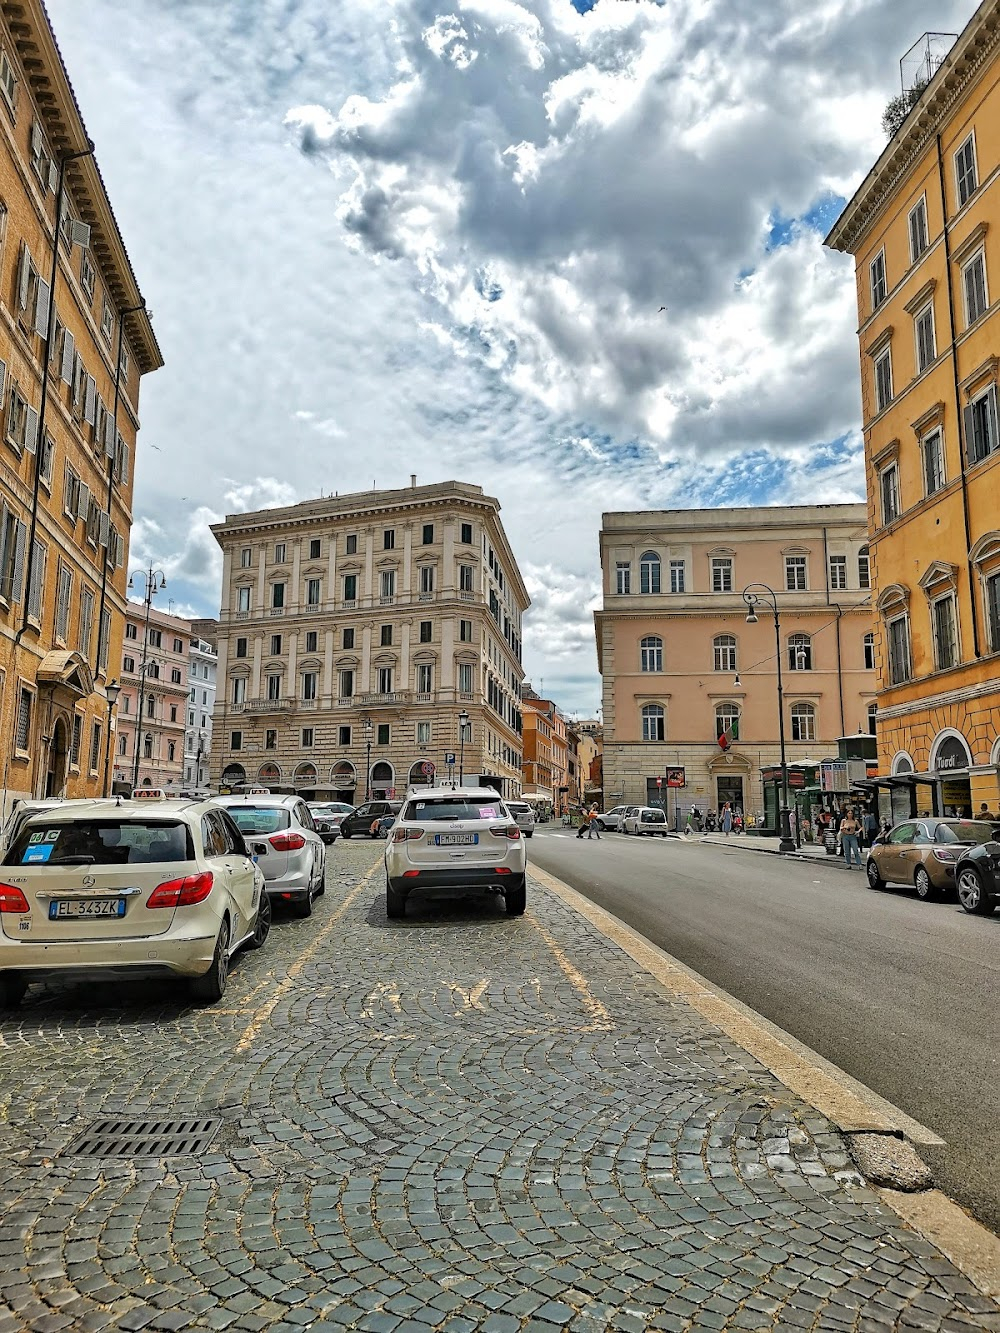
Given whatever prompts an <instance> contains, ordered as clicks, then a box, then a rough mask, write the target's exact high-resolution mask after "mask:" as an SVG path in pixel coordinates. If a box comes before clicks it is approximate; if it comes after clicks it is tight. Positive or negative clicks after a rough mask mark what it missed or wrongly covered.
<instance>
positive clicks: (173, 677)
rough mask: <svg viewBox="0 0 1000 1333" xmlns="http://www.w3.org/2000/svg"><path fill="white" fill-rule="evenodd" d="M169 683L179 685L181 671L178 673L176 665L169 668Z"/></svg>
mask: <svg viewBox="0 0 1000 1333" xmlns="http://www.w3.org/2000/svg"><path fill="white" fill-rule="evenodd" d="M170 683H171V685H180V683H181V673H180V669H179V668H178V667H171V668H170Z"/></svg>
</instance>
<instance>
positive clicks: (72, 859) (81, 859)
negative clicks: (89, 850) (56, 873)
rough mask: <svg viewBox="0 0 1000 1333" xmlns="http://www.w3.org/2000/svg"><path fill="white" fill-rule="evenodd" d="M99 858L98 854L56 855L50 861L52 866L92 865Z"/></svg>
mask: <svg viewBox="0 0 1000 1333" xmlns="http://www.w3.org/2000/svg"><path fill="white" fill-rule="evenodd" d="M96 860H97V857H96V856H54V857H53V858H52V860H51V861H49V865H50V866H92V865H93V864H94V862H95V861H96Z"/></svg>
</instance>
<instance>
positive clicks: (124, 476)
mask: <svg viewBox="0 0 1000 1333" xmlns="http://www.w3.org/2000/svg"><path fill="white" fill-rule="evenodd" d="M118 440H119V443H120V444H121V462H120V465H119V468H118V480H119V481H120V482H121V484H122V485H123V486H127V485H128V480H129V465H130V456H131V452H132V451H131V450H130V449H129V447H128V445H127V444H126V443H125V441H124V440H123V439H122V437H121V436H120V435H119V436H118Z"/></svg>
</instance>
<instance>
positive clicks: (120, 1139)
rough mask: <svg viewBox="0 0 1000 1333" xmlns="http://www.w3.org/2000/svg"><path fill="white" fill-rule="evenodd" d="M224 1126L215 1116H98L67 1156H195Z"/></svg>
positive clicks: (71, 1146)
mask: <svg viewBox="0 0 1000 1333" xmlns="http://www.w3.org/2000/svg"><path fill="white" fill-rule="evenodd" d="M221 1126H222V1121H221V1120H219V1119H217V1118H214V1117H211V1116H193V1117H191V1118H190V1119H184V1120H176V1119H169V1120H168V1119H163V1120H126V1119H121V1120H95V1121H94V1123H93V1124H92V1125H89V1126H88V1127H87V1128H86V1129H85V1130H84V1131H83V1132H82V1133H81V1134H78V1135H77V1136H76V1138H75V1139H74V1140H73V1141H72V1143H71V1144H70V1145H69V1147H68V1148H65V1149H64V1150H63V1153H62V1156H63V1157H194V1156H197V1155H198V1154H199V1153H203V1152H204V1151H205V1149H206V1148H207V1147H208V1146H209V1145H210V1144H211V1142H212V1140H213V1139H214V1138H215V1136H216V1134H217V1133H218V1132H219V1129H220V1128H221Z"/></svg>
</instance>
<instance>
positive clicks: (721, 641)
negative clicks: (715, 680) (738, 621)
mask: <svg viewBox="0 0 1000 1333" xmlns="http://www.w3.org/2000/svg"><path fill="white" fill-rule="evenodd" d="M712 646H713V648H714V649H715V669H716V671H735V670H736V640H735V638H733V636H732V635H731V634H717V635H716V636H715V638H714V639H713V640H712Z"/></svg>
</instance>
